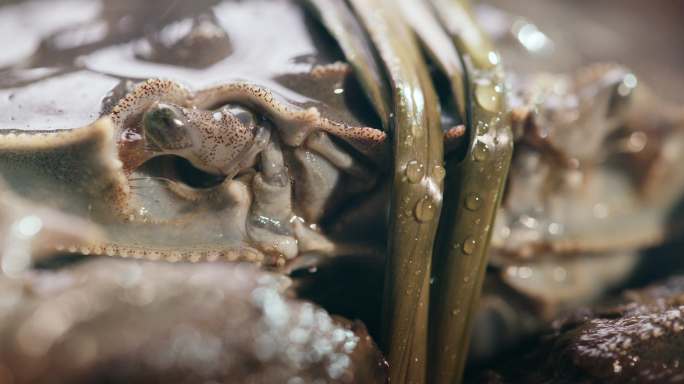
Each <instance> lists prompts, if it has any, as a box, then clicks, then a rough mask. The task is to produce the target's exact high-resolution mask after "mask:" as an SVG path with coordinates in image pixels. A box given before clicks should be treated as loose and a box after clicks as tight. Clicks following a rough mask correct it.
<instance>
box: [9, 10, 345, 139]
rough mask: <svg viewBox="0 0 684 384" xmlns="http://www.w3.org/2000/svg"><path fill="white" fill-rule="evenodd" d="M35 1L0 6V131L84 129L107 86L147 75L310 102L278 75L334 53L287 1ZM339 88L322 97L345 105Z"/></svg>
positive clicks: (302, 70)
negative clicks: (259, 89)
mask: <svg viewBox="0 0 684 384" xmlns="http://www.w3.org/2000/svg"><path fill="white" fill-rule="evenodd" d="M44 3H46V2H44V1H43V2H41V1H27V2H22V3H18V4H13V5H8V6H4V7H2V8H0V20H5V21H6V22H2V23H1V24H2V27H1V28H2V29H3V33H1V35H2V36H3V37H2V39H3V44H2V45H3V47H4V49H5V50H6V53H5V54H3V58H2V62H0V66H1V67H2V69H0V109H2V110H3V117H2V119H0V129H12V130H27V131H34V130H53V129H69V128H75V127H79V126H83V125H85V124H86V123H89V122H92V121H93V120H94V119H95V118H97V117H99V116H100V114H101V112H103V111H102V105H101V103H102V101H103V99H105V98H106V95H107V94H108V92H110V91H112V90H115V91H118V90H119V89H120V88H121V87H124V88H125V87H126V84H125V81H126V80H134V81H139V80H143V79H147V78H152V77H154V78H172V79H174V80H176V81H178V82H180V83H181V84H184V85H185V86H188V87H190V88H191V89H200V88H204V87H208V86H211V85H217V84H223V83H227V82H231V81H236V80H243V81H250V82H254V83H257V84H260V85H263V86H268V87H270V88H272V89H274V90H275V91H277V92H278V93H280V94H282V95H283V96H285V97H287V98H288V99H289V100H291V101H293V102H297V103H302V104H307V103H308V104H309V105H316V104H319V101H314V100H312V99H311V98H310V96H305V94H309V95H310V94H311V92H310V91H309V92H307V88H310V86H307V85H306V84H302V85H300V84H298V82H296V81H294V82H293V81H284V79H283V76H284V75H286V74H287V75H288V76H290V77H292V76H295V75H297V74H302V73H308V72H310V71H311V70H312V69H313V68H314V66H316V65H324V64H330V63H333V62H335V61H337V60H339V59H340V58H341V54H340V53H339V52H338V51H337V48H336V47H335V44H331V42H330V41H328V40H327V39H328V37H327V36H325V35H323V34H321V33H320V31H319V30H317V28H319V27H318V26H317V25H316V24H315V23H314V22H313V21H312V20H311V19H310V18H309V17H307V15H306V14H305V11H304V10H303V9H302V8H301V7H300V6H297V5H295V4H293V2H291V1H286V0H282V1H275V2H267V1H250V2H235V1H224V2H216V1H202V2H197V3H195V2H193V5H192V6H190V5H186V4H184V3H182V2H173V3H168V2H165V1H152V2H144V3H140V2H134V1H123V2H118V1H93V2H85V3H84V2H80V1H59V2H56V5H54V4H55V2H49V3H50V6H46V5H45V4H44ZM53 14H59V15H65V17H52V16H51V15H53ZM283 31H287V33H283ZM189 52H192V54H190V53H189ZM343 85H344V84H341V83H340V84H336V85H335V84H331V87H330V90H329V93H330V95H325V96H326V99H327V101H330V100H332V101H333V102H337V100H336V99H340V100H343V101H344V99H345V96H346V95H344V94H343V91H344V87H343ZM117 86H118V88H117ZM115 88H116V89H115ZM337 89H340V90H341V91H340V90H338V91H337V92H335V90H337ZM114 93H116V92H114ZM311 96H320V91H319V95H311ZM110 102H111V100H110ZM338 104H339V103H338ZM342 104H344V102H343V103H342Z"/></svg>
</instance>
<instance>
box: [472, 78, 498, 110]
mask: <svg viewBox="0 0 684 384" xmlns="http://www.w3.org/2000/svg"><path fill="white" fill-rule="evenodd" d="M475 98H476V99H477V103H478V104H479V105H480V107H482V108H484V109H486V110H487V111H490V112H495V111H496V110H497V109H498V107H499V104H500V103H499V101H500V99H501V93H500V92H497V89H496V87H495V86H494V85H493V84H491V83H486V84H477V86H476V88H475Z"/></svg>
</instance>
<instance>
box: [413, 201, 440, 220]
mask: <svg viewBox="0 0 684 384" xmlns="http://www.w3.org/2000/svg"><path fill="white" fill-rule="evenodd" d="M436 211H437V207H436V206H435V203H434V201H432V199H431V198H430V196H423V197H422V198H421V199H420V200H418V203H417V204H416V209H415V214H416V218H417V219H418V221H429V220H432V219H433V218H434V217H435V213H436Z"/></svg>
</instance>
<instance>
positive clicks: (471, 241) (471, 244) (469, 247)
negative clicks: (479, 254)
mask: <svg viewBox="0 0 684 384" xmlns="http://www.w3.org/2000/svg"><path fill="white" fill-rule="evenodd" d="M476 246H477V240H475V238H474V237H472V236H469V237H468V238H466V239H465V240H464V241H463V253H465V254H466V255H470V254H471V253H473V252H475V247H476Z"/></svg>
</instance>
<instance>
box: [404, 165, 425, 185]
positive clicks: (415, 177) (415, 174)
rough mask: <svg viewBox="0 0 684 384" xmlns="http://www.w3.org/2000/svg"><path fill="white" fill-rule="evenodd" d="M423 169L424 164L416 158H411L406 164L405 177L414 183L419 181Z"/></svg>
mask: <svg viewBox="0 0 684 384" xmlns="http://www.w3.org/2000/svg"><path fill="white" fill-rule="evenodd" d="M423 170H424V166H423V164H421V163H419V162H418V161H416V160H411V161H409V162H408V164H406V171H405V172H406V178H407V179H408V181H409V183H411V184H415V183H417V182H419V181H420V180H421V179H422V178H423Z"/></svg>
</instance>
